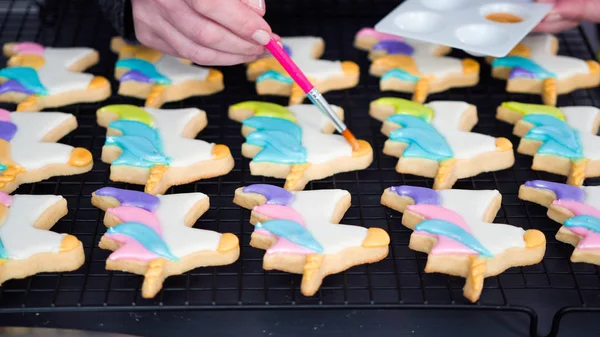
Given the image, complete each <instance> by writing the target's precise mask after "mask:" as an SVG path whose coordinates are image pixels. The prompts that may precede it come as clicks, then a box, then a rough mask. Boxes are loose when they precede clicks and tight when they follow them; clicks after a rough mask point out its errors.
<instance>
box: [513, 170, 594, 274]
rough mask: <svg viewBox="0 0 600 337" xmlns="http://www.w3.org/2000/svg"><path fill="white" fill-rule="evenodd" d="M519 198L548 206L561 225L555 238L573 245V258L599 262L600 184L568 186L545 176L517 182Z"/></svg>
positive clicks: (572, 259) (579, 260) (550, 215)
mask: <svg viewBox="0 0 600 337" xmlns="http://www.w3.org/2000/svg"><path fill="white" fill-rule="evenodd" d="M519 198H520V199H522V200H527V201H531V202H535V203H537V204H540V205H542V206H544V207H547V208H548V217H549V218H550V219H552V220H554V221H556V222H558V223H560V224H562V227H560V229H559V230H558V232H557V233H556V239H557V240H559V241H562V242H565V243H568V244H571V245H573V246H574V247H575V250H574V251H573V254H572V255H571V261H573V262H587V263H593V264H596V265H600V186H585V187H580V186H571V185H566V184H559V183H554V182H550V181H545V180H532V181H528V182H526V183H525V184H523V185H521V188H520V189H519Z"/></svg>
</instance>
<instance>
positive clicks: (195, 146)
mask: <svg viewBox="0 0 600 337" xmlns="http://www.w3.org/2000/svg"><path fill="white" fill-rule="evenodd" d="M143 109H144V110H146V111H147V112H148V113H149V114H150V115H152V119H153V120H154V127H155V128H156V129H157V130H158V132H159V134H160V138H161V140H162V143H163V151H164V152H165V155H166V156H167V157H169V158H171V163H170V166H180V167H181V166H191V165H193V164H196V163H199V162H201V161H206V160H211V158H212V149H213V146H214V144H212V143H208V142H205V141H203V140H200V139H194V138H184V137H182V136H181V135H182V133H183V130H184V129H185V127H186V126H187V125H188V124H189V123H190V122H191V121H192V119H194V118H195V117H197V116H198V115H200V114H201V113H202V112H201V111H200V110H199V109H196V108H188V109H153V108H143Z"/></svg>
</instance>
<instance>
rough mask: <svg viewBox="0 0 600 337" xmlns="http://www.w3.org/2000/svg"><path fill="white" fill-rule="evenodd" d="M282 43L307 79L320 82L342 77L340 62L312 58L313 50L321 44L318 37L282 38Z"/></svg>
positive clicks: (321, 40) (342, 71)
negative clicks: (288, 49)
mask: <svg viewBox="0 0 600 337" xmlns="http://www.w3.org/2000/svg"><path fill="white" fill-rule="evenodd" d="M282 42H283V44H284V45H287V46H288V47H289V48H290V50H291V53H292V60H294V62H295V63H296V64H297V65H298V67H299V68H300V69H301V70H302V72H303V73H304V74H305V75H306V76H307V77H310V78H313V79H315V80H316V81H322V80H326V79H328V78H330V77H333V76H342V75H344V70H343V69H342V62H340V61H329V60H319V59H315V58H314V57H313V52H312V51H313V49H314V48H315V46H316V45H317V44H320V43H322V42H323V39H321V38H320V37H314V36H303V37H284V38H282Z"/></svg>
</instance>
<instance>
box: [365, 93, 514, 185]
mask: <svg viewBox="0 0 600 337" xmlns="http://www.w3.org/2000/svg"><path fill="white" fill-rule="evenodd" d="M370 115H371V116H372V117H373V118H375V119H377V120H380V121H383V122H384V123H383V127H382V128H381V131H382V132H383V133H384V134H385V135H387V136H388V137H389V139H388V140H387V141H386V142H385V145H384V148H383V153H385V154H387V155H390V156H394V157H398V158H400V159H399V160H398V165H396V171H398V172H400V173H408V174H414V175H418V176H422V177H428V178H434V184H433V187H434V188H435V189H446V188H451V187H452V186H453V185H454V183H455V182H456V180H457V179H462V178H468V177H473V176H476V175H478V174H480V173H482V172H492V171H499V170H503V169H506V168H509V167H511V166H512V165H513V164H514V154H513V151H512V144H511V142H510V141H509V140H508V139H506V138H495V137H492V136H488V135H483V134H479V133H474V132H470V130H471V129H472V128H473V127H474V126H475V124H477V108H476V107H475V106H474V105H471V104H468V103H465V102H453V101H435V102H430V103H428V104H425V105H422V104H419V103H416V102H411V101H409V100H405V99H401V98H392V97H386V98H380V99H378V100H375V101H373V102H371V110H370Z"/></svg>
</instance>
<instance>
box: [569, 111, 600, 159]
mask: <svg viewBox="0 0 600 337" xmlns="http://www.w3.org/2000/svg"><path fill="white" fill-rule="evenodd" d="M560 110H561V111H562V112H563V114H564V115H565V119H566V121H567V124H569V126H571V127H572V128H574V129H575V130H577V131H579V139H580V140H581V145H582V146H583V154H584V156H585V157H586V158H588V159H591V160H600V137H598V136H597V135H596V134H595V132H594V131H595V130H594V129H593V128H594V125H595V121H596V119H597V118H598V114H599V113H600V109H598V108H595V107H591V106H577V107H575V106H574V107H563V108H560Z"/></svg>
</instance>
